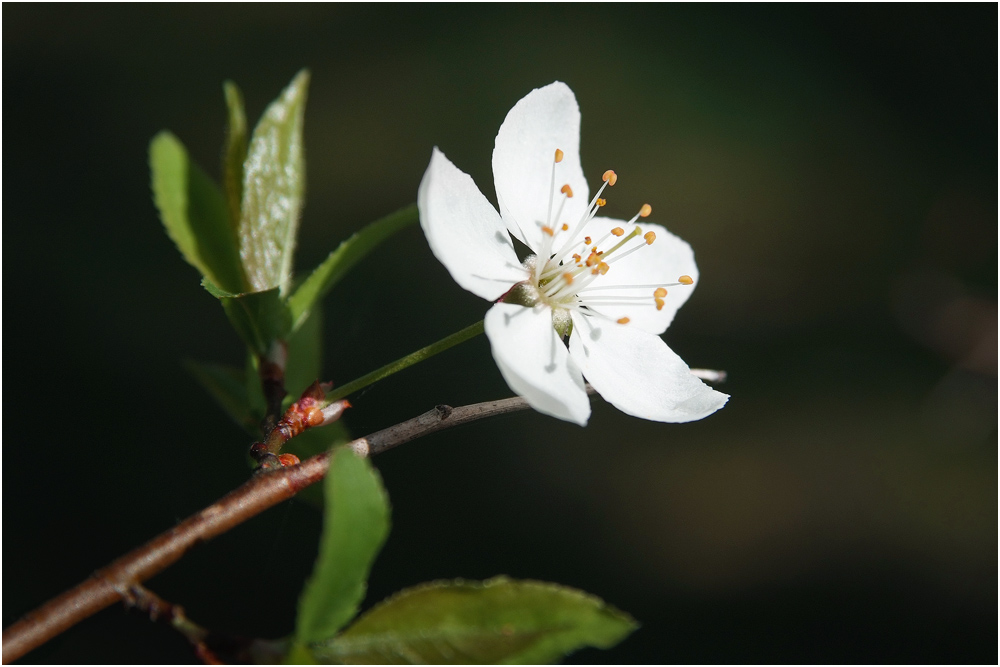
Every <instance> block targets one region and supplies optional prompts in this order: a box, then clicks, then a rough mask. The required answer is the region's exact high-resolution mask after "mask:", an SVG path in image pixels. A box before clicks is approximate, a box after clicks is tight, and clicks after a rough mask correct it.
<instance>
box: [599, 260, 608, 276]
mask: <svg viewBox="0 0 1000 667" xmlns="http://www.w3.org/2000/svg"><path fill="white" fill-rule="evenodd" d="M610 268H611V267H610V266H608V263H607V262H601V263H600V264H598V265H597V270H598V271H600V272H601V275H602V276H603V275H604V274H605V273H607V272H608V269H610Z"/></svg>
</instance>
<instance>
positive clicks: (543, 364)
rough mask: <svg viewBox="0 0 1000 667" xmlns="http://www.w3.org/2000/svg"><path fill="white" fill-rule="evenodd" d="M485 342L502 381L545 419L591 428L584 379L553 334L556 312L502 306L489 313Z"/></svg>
mask: <svg viewBox="0 0 1000 667" xmlns="http://www.w3.org/2000/svg"><path fill="white" fill-rule="evenodd" d="M486 336H487V338H489V339H490V346H491V348H492V350H493V359H494V360H495V361H496V362H497V366H498V367H499V368H500V373H501V375H503V379H504V380H506V381H507V384H508V385H509V386H510V388H511V389H513V390H514V391H515V392H517V393H518V394H520V395H521V396H523V397H524V398H525V399H526V400H527V401H528V403H529V404H530V405H531V407H533V408H534V409H536V410H538V411H539V412H541V413H544V414H547V415H551V416H553V417H558V418H559V419H564V420H566V421H571V422H575V423H577V424H579V425H581V426H585V425H586V424H587V419H588V418H589V417H590V399H589V398H588V397H587V392H586V390H585V389H584V386H583V377H582V376H581V375H580V371H579V369H578V368H577V367H576V364H575V363H573V360H572V359H570V356H569V352H568V351H567V350H566V346H565V345H563V343H562V340H561V339H560V338H559V336H558V335H557V334H556V331H555V329H553V328H552V311H551V310H550V309H548V308H544V307H536V308H525V307H524V306H518V305H514V304H511V303H498V304H496V305H494V306H493V307H492V308H490V310H489V312H487V313H486Z"/></svg>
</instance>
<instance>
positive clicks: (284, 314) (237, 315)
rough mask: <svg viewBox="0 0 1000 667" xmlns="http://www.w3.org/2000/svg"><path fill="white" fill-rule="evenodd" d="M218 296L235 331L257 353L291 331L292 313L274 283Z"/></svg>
mask: <svg viewBox="0 0 1000 667" xmlns="http://www.w3.org/2000/svg"><path fill="white" fill-rule="evenodd" d="M209 291H211V290H209ZM219 300H220V301H222V307H223V309H224V310H225V311H226V317H228V318H229V323H230V324H232V325H233V328H234V329H236V333H238V334H239V335H240V338H242V339H243V340H244V342H246V344H247V345H249V346H250V348H251V349H252V350H253V351H254V352H256V353H257V354H266V353H267V351H268V349H269V348H270V347H271V343H273V342H274V341H276V340H283V339H284V338H285V337H286V336H287V335H288V333H289V332H290V331H291V328H292V320H291V315H290V313H289V312H288V306H287V305H286V303H285V300H284V299H282V298H281V295H280V294H279V292H278V288H277V287H275V288H273V289H269V290H266V291H264V292H250V293H248V294H240V295H238V296H224V297H222V298H220V299H219Z"/></svg>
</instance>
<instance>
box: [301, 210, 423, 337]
mask: <svg viewBox="0 0 1000 667" xmlns="http://www.w3.org/2000/svg"><path fill="white" fill-rule="evenodd" d="M417 219H418V218H417V205H416V204H411V205H410V206H407V207H406V208H403V209H400V210H398V211H396V212H395V213H391V214H389V215H387V216H385V217H384V218H382V219H380V220H376V221H375V222H373V223H371V224H369V225H368V226H366V227H365V228H363V229H362V230H361V231H359V232H357V233H356V234H354V235H353V236H351V238H349V239H347V240H346V241H344V242H343V243H341V244H340V246H339V247H338V248H337V249H336V250H334V251H333V252H331V253H330V255H329V256H328V257H327V258H326V259H325V260H323V263H322V264H320V265H319V266H317V267H316V269H315V270H314V271H313V272H312V274H310V276H309V277H308V278H306V279H305V281H303V282H302V284H301V285H299V288H298V289H297V290H295V293H294V294H292V296H291V298H289V299H288V305H289V307H290V308H291V311H292V322H293V323H294V325H295V326H296V327H298V326H299V325H300V324H301V323H302V321H303V320H304V318H305V316H306V315H307V314H308V313H309V310H310V309H311V308H312V307H313V306H314V305H315V304H316V303H317V302H319V301H320V299H322V298H323V295H325V294H326V293H327V292H328V291H329V290H330V288H331V287H333V286H334V285H335V284H337V282H338V281H339V280H340V279H341V278H343V277H344V275H345V274H346V273H347V272H348V271H350V270H351V268H353V267H354V265H355V264H357V263H358V262H359V261H361V260H362V259H363V258H364V257H365V256H366V255H367V254H368V253H369V252H371V251H372V250H373V249H374V248H376V247H377V246H378V245H379V244H380V243H382V241H385V240H386V239H387V238H389V237H390V236H392V235H393V234H395V233H396V232H398V231H399V230H400V229H403V228H404V227H406V226H407V225H412V224H413V223H415V222H417Z"/></svg>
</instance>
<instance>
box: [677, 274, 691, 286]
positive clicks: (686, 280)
mask: <svg viewBox="0 0 1000 667" xmlns="http://www.w3.org/2000/svg"><path fill="white" fill-rule="evenodd" d="M677 282H679V283H680V284H681V285H694V278H692V277H691V276H681V277H680V278H678V279H677Z"/></svg>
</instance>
